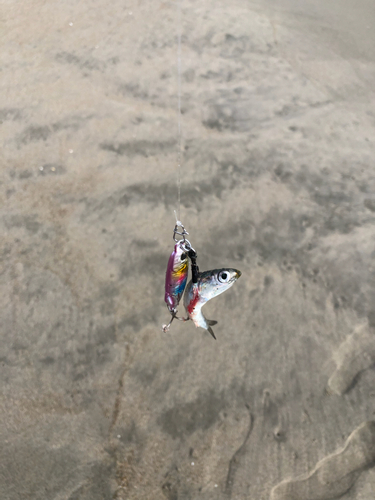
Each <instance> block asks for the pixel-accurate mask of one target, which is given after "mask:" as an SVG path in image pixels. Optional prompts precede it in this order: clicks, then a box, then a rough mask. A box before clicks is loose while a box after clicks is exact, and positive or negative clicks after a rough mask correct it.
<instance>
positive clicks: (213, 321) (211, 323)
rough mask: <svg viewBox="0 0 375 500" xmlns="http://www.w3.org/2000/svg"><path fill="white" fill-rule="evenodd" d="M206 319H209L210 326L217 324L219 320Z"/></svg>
mask: <svg viewBox="0 0 375 500" xmlns="http://www.w3.org/2000/svg"><path fill="white" fill-rule="evenodd" d="M206 321H207V324H208V325H210V326H214V325H217V321H215V320H214V319H207V320H206Z"/></svg>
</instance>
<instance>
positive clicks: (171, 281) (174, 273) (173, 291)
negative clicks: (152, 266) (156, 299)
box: [164, 241, 189, 314]
mask: <svg viewBox="0 0 375 500" xmlns="http://www.w3.org/2000/svg"><path fill="white" fill-rule="evenodd" d="M188 271H189V259H188V254H187V250H186V249H185V248H184V243H183V242H182V241H181V242H180V241H179V242H177V243H176V245H175V246H174V250H173V252H172V253H171V256H170V257H169V261H168V266H167V272H166V275H165V297H164V300H165V302H166V303H167V306H168V309H169V311H170V313H171V314H175V313H176V308H177V306H178V304H179V302H180V300H181V297H182V294H183V293H184V290H185V286H186V281H187V277H188Z"/></svg>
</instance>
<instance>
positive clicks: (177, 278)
mask: <svg viewBox="0 0 375 500" xmlns="http://www.w3.org/2000/svg"><path fill="white" fill-rule="evenodd" d="M179 228H181V231H179ZM188 234H189V233H188V232H187V231H186V229H185V228H184V226H183V225H182V223H181V222H180V221H176V225H175V228H174V231H173V240H174V241H175V242H176V244H175V246H174V250H173V252H172V253H171V255H170V257H169V260H168V265H167V272H166V275H165V295H164V300H165V302H166V303H167V307H168V310H169V312H170V314H171V316H172V318H171V320H170V322H169V324H168V325H163V331H164V332H166V331H168V330H169V327H170V325H171V323H172V321H173V320H174V318H176V319H178V320H180V321H187V320H188V319H189V318H179V317H178V316H177V307H178V304H179V303H180V300H181V297H182V294H183V293H184V290H185V287H186V282H187V277H188V272H189V258H190V260H191V262H192V273H193V279H194V280H195V281H196V280H197V275H198V273H199V268H198V266H197V264H196V257H197V254H196V252H195V250H194V248H193V247H192V246H191V244H190V241H189V240H187V239H186V235H188ZM176 235H180V236H182V239H181V240H178V239H176ZM188 257H189V258H188Z"/></svg>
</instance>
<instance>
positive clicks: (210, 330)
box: [207, 326, 216, 340]
mask: <svg viewBox="0 0 375 500" xmlns="http://www.w3.org/2000/svg"><path fill="white" fill-rule="evenodd" d="M207 330H208V331H209V332H210V334H211V335H212V336H213V338H214V339H215V340H216V337H215V334H214V331H213V330H212V328H211V327H210V326H209V327H208V328H207Z"/></svg>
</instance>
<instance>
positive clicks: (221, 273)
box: [198, 268, 241, 302]
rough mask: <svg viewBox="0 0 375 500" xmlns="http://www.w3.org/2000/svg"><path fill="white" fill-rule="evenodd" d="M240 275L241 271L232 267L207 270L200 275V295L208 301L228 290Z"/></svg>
mask: <svg viewBox="0 0 375 500" xmlns="http://www.w3.org/2000/svg"><path fill="white" fill-rule="evenodd" d="M240 276H241V271H238V269H232V268H223V269H213V270H212V271H205V272H203V273H201V274H200V276H199V280H198V285H199V295H200V296H201V298H202V299H204V300H205V301H206V302H207V301H208V300H210V299H213V298H214V297H217V296H218V295H220V294H221V293H223V292H225V291H226V290H228V288H230V287H231V286H232V285H233V284H234V283H235V282H236V281H237V280H238V278H239V277H240Z"/></svg>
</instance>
